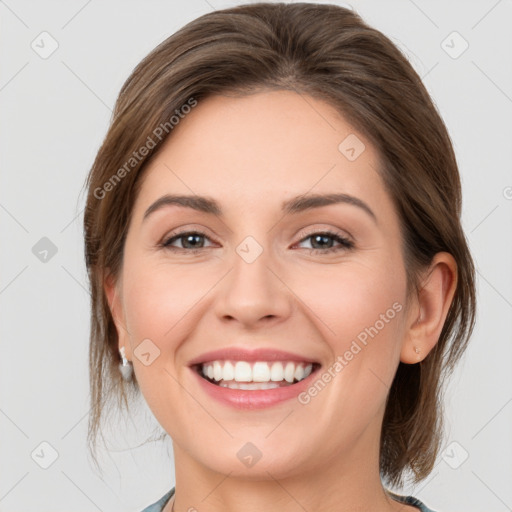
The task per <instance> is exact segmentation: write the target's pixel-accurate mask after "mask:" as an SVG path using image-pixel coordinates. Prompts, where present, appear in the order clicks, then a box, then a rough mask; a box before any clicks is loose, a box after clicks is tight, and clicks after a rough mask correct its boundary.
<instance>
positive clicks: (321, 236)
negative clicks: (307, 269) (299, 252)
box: [313, 235, 330, 248]
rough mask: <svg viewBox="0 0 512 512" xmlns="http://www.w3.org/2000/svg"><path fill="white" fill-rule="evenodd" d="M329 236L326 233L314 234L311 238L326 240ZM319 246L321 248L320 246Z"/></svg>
mask: <svg viewBox="0 0 512 512" xmlns="http://www.w3.org/2000/svg"><path fill="white" fill-rule="evenodd" d="M329 238H330V236H328V235H316V236H314V237H313V240H315V241H316V240H323V241H324V242H325V241H326V239H327V240H328V239H329ZM313 245H314V244H313ZM327 245H329V244H328V243H327ZM320 248H322V246H321V247H320Z"/></svg>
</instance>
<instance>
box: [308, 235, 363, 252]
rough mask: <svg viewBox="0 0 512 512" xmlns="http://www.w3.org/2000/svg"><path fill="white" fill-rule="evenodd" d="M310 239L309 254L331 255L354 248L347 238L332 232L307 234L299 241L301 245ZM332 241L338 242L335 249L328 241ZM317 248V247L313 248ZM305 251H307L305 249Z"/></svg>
mask: <svg viewBox="0 0 512 512" xmlns="http://www.w3.org/2000/svg"><path fill="white" fill-rule="evenodd" d="M308 239H311V242H312V245H313V247H312V248H311V249H309V252H310V253H314V254H317V253H324V254H325V253H331V252H338V251H344V250H350V249H353V248H354V243H353V242H352V241H351V240H349V239H348V238H346V237H344V236H342V235H340V234H338V233H334V232H332V231H328V230H327V231H319V232H313V233H310V234H308V236H306V237H305V238H303V239H302V240H301V242H299V243H302V242H304V241H305V240H308ZM330 239H331V240H334V241H335V242H338V244H340V245H338V246H337V247H336V246H335V247H333V246H332V242H329V240H330ZM315 246H317V247H315ZM306 249H308V248H307V247H306Z"/></svg>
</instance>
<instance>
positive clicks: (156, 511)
mask: <svg viewBox="0 0 512 512" xmlns="http://www.w3.org/2000/svg"><path fill="white" fill-rule="evenodd" d="M174 489H175V488H174V487H173V488H172V489H171V490H170V491H169V492H167V493H166V494H165V495H164V496H162V497H161V498H160V499H159V500H158V501H157V502H155V503H153V504H152V505H149V507H146V508H145V509H144V510H143V511H142V512H162V510H163V509H164V507H165V505H167V502H168V501H169V500H170V499H171V498H172V496H173V495H174ZM388 494H390V495H391V497H392V498H393V499H394V500H396V501H399V502H400V503H405V504H406V505H411V506H412V507H416V508H417V509H419V510H420V511H421V512H434V511H433V510H431V509H430V508H428V507H427V506H426V505H425V504H424V503H422V502H421V501H420V500H418V499H416V498H414V497H413V496H399V495H398V494H394V493H392V492H390V491H388Z"/></svg>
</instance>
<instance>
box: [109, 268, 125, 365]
mask: <svg viewBox="0 0 512 512" xmlns="http://www.w3.org/2000/svg"><path fill="white" fill-rule="evenodd" d="M103 289H104V291H105V296H106V297H107V301H108V305H109V308H110V313H111V315H112V318H113V320H114V324H115V326H116V330H117V338H118V345H119V347H118V348H119V349H121V347H124V349H125V355H126V358H127V359H128V360H129V361H131V360H132V350H131V345H130V342H129V337H128V330H127V329H126V322H125V318H124V309H123V304H122V301H121V291H120V289H121V282H120V281H119V282H118V281H116V279H115V278H114V276H113V275H112V274H111V273H110V272H107V274H106V275H105V278H104V280H103Z"/></svg>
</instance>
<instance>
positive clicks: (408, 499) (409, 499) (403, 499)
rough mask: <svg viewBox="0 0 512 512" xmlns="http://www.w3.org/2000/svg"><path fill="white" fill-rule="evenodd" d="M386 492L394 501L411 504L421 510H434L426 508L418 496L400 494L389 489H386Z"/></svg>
mask: <svg viewBox="0 0 512 512" xmlns="http://www.w3.org/2000/svg"><path fill="white" fill-rule="evenodd" d="M387 492H388V494H389V495H390V496H391V497H392V498H393V499H394V500H395V501H399V502H400V503H405V504H406V505H411V506H412V507H416V508H417V509H419V510H420V511H421V512H434V510H432V509H430V508H428V507H427V506H426V505H425V503H423V502H422V501H420V500H419V499H418V498H415V497H414V496H400V495H398V494H395V493H393V492H391V491H387Z"/></svg>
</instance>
